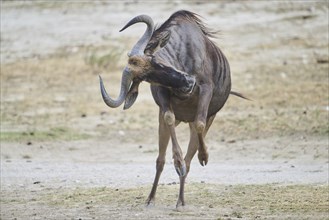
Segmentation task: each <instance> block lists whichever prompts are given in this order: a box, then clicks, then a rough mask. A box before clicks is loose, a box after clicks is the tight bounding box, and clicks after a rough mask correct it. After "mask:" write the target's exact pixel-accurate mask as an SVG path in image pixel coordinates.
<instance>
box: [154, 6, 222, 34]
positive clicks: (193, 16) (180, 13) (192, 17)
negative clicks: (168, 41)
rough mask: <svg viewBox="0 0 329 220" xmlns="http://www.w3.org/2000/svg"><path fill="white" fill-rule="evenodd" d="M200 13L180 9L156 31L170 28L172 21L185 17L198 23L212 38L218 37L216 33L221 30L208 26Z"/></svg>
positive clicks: (184, 18) (204, 32)
mask: <svg viewBox="0 0 329 220" xmlns="http://www.w3.org/2000/svg"><path fill="white" fill-rule="evenodd" d="M200 17H201V16H200V15H198V14H196V13H193V12H190V11H186V10H180V11H177V12H175V13H174V14H172V15H171V16H170V17H169V18H168V20H166V21H165V22H164V23H163V24H162V25H160V26H159V27H156V28H155V32H161V31H163V30H165V29H167V28H169V27H170V26H172V25H174V24H173V22H172V21H174V20H176V19H183V20H186V21H190V22H194V23H196V24H197V25H198V26H199V28H200V29H201V31H202V32H203V34H204V35H206V36H208V37H211V38H216V35H217V34H218V32H219V31H214V30H211V29H210V28H208V27H207V26H206V25H205V24H204V23H203V22H202V20H201V19H200Z"/></svg>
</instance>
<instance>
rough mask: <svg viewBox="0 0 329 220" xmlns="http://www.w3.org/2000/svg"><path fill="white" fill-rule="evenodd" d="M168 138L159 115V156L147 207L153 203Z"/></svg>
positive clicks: (168, 135)
mask: <svg viewBox="0 0 329 220" xmlns="http://www.w3.org/2000/svg"><path fill="white" fill-rule="evenodd" d="M169 138H170V132H169V129H168V126H167V125H166V123H165V122H164V117H163V113H162V112H161V111H160V113H159V155H158V158H157V160H156V174H155V178H154V182H153V186H152V190H151V192H150V195H149V197H148V199H147V201H146V203H147V205H150V204H151V203H152V202H153V201H154V197H155V193H156V190H157V187H158V183H159V179H160V175H161V173H162V170H163V167H164V164H165V161H166V151H167V146H168V142H169Z"/></svg>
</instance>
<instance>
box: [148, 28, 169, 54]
mask: <svg viewBox="0 0 329 220" xmlns="http://www.w3.org/2000/svg"><path fill="white" fill-rule="evenodd" d="M170 35H171V32H170V31H165V32H163V33H161V35H160V36H159V37H158V41H157V42H156V47H155V48H154V49H153V50H152V54H154V53H156V52H157V51H158V50H160V49H161V48H163V47H164V46H166V44H167V43H168V41H169V39H170Z"/></svg>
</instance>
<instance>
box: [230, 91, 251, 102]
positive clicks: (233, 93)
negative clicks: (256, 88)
mask: <svg viewBox="0 0 329 220" xmlns="http://www.w3.org/2000/svg"><path fill="white" fill-rule="evenodd" d="M230 95H235V96H237V97H240V98H243V99H246V100H249V101H252V100H251V99H249V98H247V97H246V96H244V95H243V94H241V93H239V92H234V91H231V92H230Z"/></svg>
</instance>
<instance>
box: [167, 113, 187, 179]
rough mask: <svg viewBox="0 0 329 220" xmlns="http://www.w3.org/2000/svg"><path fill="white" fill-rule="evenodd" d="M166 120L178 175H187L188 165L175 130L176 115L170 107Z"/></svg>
mask: <svg viewBox="0 0 329 220" xmlns="http://www.w3.org/2000/svg"><path fill="white" fill-rule="evenodd" d="M164 121H165V123H166V124H167V126H168V128H169V131H170V137H171V142H172V155H173V159H174V165H175V169H176V172H177V174H178V176H180V177H181V176H185V174H186V166H185V161H184V159H183V152H182V150H181V148H180V146H179V144H178V141H177V138H176V132H175V123H176V120H175V115H174V113H173V112H172V110H171V109H169V108H168V110H167V111H166V112H165V113H164Z"/></svg>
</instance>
